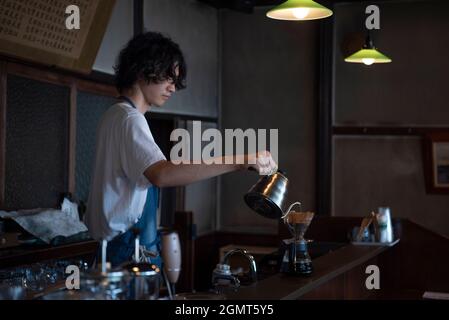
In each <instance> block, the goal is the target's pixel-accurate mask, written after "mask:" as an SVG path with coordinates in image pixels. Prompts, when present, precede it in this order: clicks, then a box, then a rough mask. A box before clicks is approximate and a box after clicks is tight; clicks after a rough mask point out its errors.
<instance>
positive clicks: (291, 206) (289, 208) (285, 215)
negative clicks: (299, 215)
mask: <svg viewBox="0 0 449 320" xmlns="http://www.w3.org/2000/svg"><path fill="white" fill-rule="evenodd" d="M295 205H299V210H301V202H299V201H296V202H293V203H292V204H291V205H290V207H288V209H287V213H286V214H284V215H283V216H282V217H281V219H284V222H285V223H287V224H288V221H287V219H286V218H287V216H288V214H289V213H290V212H291V211H292V208H293V207H294V206H295Z"/></svg>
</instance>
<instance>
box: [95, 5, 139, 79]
mask: <svg viewBox="0 0 449 320" xmlns="http://www.w3.org/2000/svg"><path fill="white" fill-rule="evenodd" d="M133 21H134V20H133V1H130V0H116V2H115V6H114V10H113V11H112V15H111V19H110V20H109V24H108V27H107V29H106V32H105V35H104V37H103V42H102V43H101V46H100V49H99V50H98V54H97V58H96V60H95V63H94V65H93V69H94V70H95V71H100V72H104V73H108V74H114V69H113V67H114V65H115V59H116V57H117V55H118V54H119V52H120V50H121V48H122V47H124V46H125V45H126V43H127V42H128V41H129V40H130V39H131V37H132V36H133V23H134V22H133Z"/></svg>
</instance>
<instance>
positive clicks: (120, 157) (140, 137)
mask: <svg viewBox="0 0 449 320" xmlns="http://www.w3.org/2000/svg"><path fill="white" fill-rule="evenodd" d="M161 160H166V159H165V156H164V155H163V154H162V152H161V150H160V149H159V146H158V145H157V144H156V142H155V141H154V139H153V136H152V134H151V131H150V128H149V126H148V123H147V121H146V119H145V117H144V115H143V114H141V113H140V112H139V111H137V110H136V109H134V108H133V107H132V106H131V105H129V104H128V103H124V102H121V103H117V104H114V105H113V106H111V107H110V108H109V109H108V110H107V111H106V112H105V114H104V115H103V117H102V118H101V120H100V122H99V125H98V128H97V140H96V154H95V164H94V170H93V172H92V178H91V179H92V180H91V185H90V194H89V199H88V203H87V210H86V215H85V218H84V222H85V223H86V225H87V227H88V228H89V233H90V235H91V237H92V238H94V239H97V240H100V239H106V240H108V241H109V240H111V239H112V238H114V237H115V236H117V235H119V234H120V233H123V232H126V231H127V230H128V229H129V228H130V227H131V226H132V225H134V224H135V223H136V222H137V220H138V219H139V218H140V216H141V215H142V211H143V207H144V205H145V200H146V197H147V190H148V187H149V186H150V185H151V184H150V182H149V181H148V179H147V178H146V177H145V176H144V174H143V173H144V171H145V169H147V168H148V167H149V166H151V165H152V164H154V163H156V162H158V161H161Z"/></svg>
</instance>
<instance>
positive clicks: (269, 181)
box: [244, 170, 314, 275]
mask: <svg viewBox="0 0 449 320" xmlns="http://www.w3.org/2000/svg"><path fill="white" fill-rule="evenodd" d="M287 187H288V178H287V176H286V174H285V172H283V171H281V170H278V171H277V172H276V173H274V174H272V175H269V176H263V177H262V178H260V179H259V180H258V181H257V182H256V184H255V185H253V186H252V187H251V189H250V190H249V191H248V192H247V193H246V194H245V196H244V200H245V202H246V204H247V205H248V206H249V207H250V208H251V209H253V210H254V211H256V212H257V213H259V214H260V215H262V216H264V217H266V218H270V219H282V220H283V221H284V223H286V224H287V226H288V227H289V230H290V232H291V233H292V235H293V238H292V239H286V240H283V242H282V245H281V249H280V251H281V257H282V261H281V268H280V271H281V272H285V273H289V274H299V275H308V274H310V273H312V261H311V259H310V255H309V253H308V250H307V240H305V239H304V233H305V232H306V230H307V228H308V226H309V225H310V222H311V221H312V219H313V215H314V214H313V213H312V212H300V211H299V212H296V211H291V210H292V208H293V207H294V206H295V205H299V206H301V203H300V202H294V203H292V204H291V205H290V206H289V207H288V208H287V209H285V208H286V205H285V202H286V199H287Z"/></svg>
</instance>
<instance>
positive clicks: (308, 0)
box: [267, 0, 332, 21]
mask: <svg viewBox="0 0 449 320" xmlns="http://www.w3.org/2000/svg"><path fill="white" fill-rule="evenodd" d="M331 15H332V10H330V9H328V8H326V7H324V6H322V5H321V4H319V3H316V2H315V1H312V0H287V1H286V2H284V3H282V4H280V5H279V6H277V7H275V8H273V9H271V10H270V11H268V12H267V17H269V18H272V19H277V20H296V21H298V20H315V19H322V18H326V17H329V16H331Z"/></svg>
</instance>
